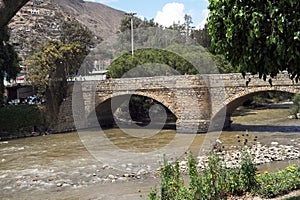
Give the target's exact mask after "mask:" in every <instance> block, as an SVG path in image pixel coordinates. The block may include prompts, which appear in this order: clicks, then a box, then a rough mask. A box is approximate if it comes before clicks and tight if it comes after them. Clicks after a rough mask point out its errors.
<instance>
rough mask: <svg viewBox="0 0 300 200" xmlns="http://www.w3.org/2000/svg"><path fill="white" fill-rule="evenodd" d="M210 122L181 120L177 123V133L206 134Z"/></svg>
mask: <svg viewBox="0 0 300 200" xmlns="http://www.w3.org/2000/svg"><path fill="white" fill-rule="evenodd" d="M209 124H210V122H209V121H208V120H180V119H178V120H177V121H176V132H177V133H206V132H207V131H208V128H209Z"/></svg>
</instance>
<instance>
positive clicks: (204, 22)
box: [196, 9, 209, 29]
mask: <svg viewBox="0 0 300 200" xmlns="http://www.w3.org/2000/svg"><path fill="white" fill-rule="evenodd" d="M208 15H209V10H208V9H204V10H202V18H203V20H202V21H201V22H200V24H198V25H197V26H196V28H197V29H198V28H200V29H203V28H204V26H205V24H206V23H207V18H208Z"/></svg>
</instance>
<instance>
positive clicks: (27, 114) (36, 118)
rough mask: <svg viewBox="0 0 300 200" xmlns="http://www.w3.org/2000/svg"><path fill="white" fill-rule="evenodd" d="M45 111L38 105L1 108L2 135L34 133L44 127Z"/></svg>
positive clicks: (0, 130)
mask: <svg viewBox="0 0 300 200" xmlns="http://www.w3.org/2000/svg"><path fill="white" fill-rule="evenodd" d="M45 125H46V119H45V114H44V111H43V110H42V109H41V108H39V107H38V106H36V105H17V106H16V105H10V106H5V107H2V108H0V133H1V132H21V131H32V130H33V128H34V127H44V126H45Z"/></svg>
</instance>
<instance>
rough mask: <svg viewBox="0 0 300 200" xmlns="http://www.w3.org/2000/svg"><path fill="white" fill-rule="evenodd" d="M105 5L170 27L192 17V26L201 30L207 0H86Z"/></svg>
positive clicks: (206, 13) (204, 18)
mask: <svg viewBox="0 0 300 200" xmlns="http://www.w3.org/2000/svg"><path fill="white" fill-rule="evenodd" d="M87 1H93V2H98V3H102V4H105V5H107V6H110V7H112V8H115V9H118V10H122V11H124V12H134V13H137V17H140V18H142V19H143V18H146V19H148V20H150V19H154V20H155V22H157V23H159V24H161V25H163V26H170V25H172V24H173V22H175V23H178V21H180V22H181V23H183V22H184V15H185V14H188V15H190V16H192V21H193V25H192V26H195V27H196V28H203V27H204V24H205V22H206V18H207V16H208V13H209V11H208V9H207V6H208V0H87Z"/></svg>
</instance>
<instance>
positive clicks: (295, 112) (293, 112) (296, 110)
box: [291, 94, 300, 119]
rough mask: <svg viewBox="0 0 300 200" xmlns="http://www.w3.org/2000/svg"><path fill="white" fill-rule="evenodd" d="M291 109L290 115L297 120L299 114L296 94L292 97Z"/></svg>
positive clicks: (299, 98)
mask: <svg viewBox="0 0 300 200" xmlns="http://www.w3.org/2000/svg"><path fill="white" fill-rule="evenodd" d="M293 103H294V105H293V107H292V108H291V113H292V114H293V115H294V116H295V118H296V119H298V113H300V94H296V95H295V96H294V97H293Z"/></svg>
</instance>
